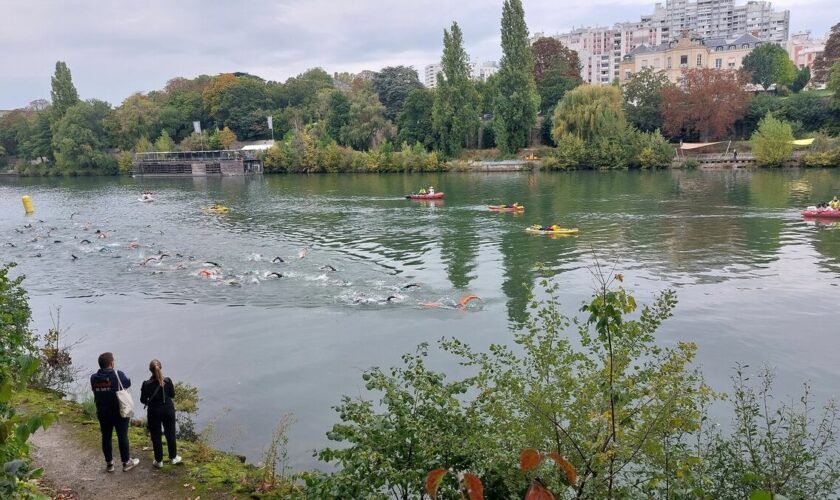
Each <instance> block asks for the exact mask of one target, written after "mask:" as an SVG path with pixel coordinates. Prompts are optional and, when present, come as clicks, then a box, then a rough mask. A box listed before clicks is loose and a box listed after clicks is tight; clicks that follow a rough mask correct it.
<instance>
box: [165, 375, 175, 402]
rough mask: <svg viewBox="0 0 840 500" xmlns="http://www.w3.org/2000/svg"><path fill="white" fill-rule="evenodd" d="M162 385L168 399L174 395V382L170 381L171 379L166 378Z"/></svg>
mask: <svg viewBox="0 0 840 500" xmlns="http://www.w3.org/2000/svg"><path fill="white" fill-rule="evenodd" d="M164 386H165V387H164V390H165V391H166V396H167V397H168V398H169V399H172V398H174V397H175V384H174V383H172V379H170V378H167V379H166V380H165V383H164Z"/></svg>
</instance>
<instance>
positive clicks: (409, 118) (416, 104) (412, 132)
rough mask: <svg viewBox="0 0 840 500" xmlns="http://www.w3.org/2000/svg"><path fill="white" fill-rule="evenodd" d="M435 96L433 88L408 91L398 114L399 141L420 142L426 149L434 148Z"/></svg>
mask: <svg viewBox="0 0 840 500" xmlns="http://www.w3.org/2000/svg"><path fill="white" fill-rule="evenodd" d="M434 103H435V97H434V94H433V93H432V91H431V90H427V89H426V88H417V89H414V90H412V91H411V92H409V93H408V95H407V96H406V98H405V103H404V104H403V109H402V112H400V114H399V115H397V129H398V130H399V132H398V134H397V141H398V142H399V143H401V144H402V143H404V142H405V143H408V144H415V143H418V142H419V143H420V144H422V145H423V148H424V149H427V150H429V149H432V147H433V146H434V143H435V135H434V128H433V126H432V108H433V107H434Z"/></svg>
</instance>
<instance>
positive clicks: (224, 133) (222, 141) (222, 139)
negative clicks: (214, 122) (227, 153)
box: [219, 127, 236, 149]
mask: <svg viewBox="0 0 840 500" xmlns="http://www.w3.org/2000/svg"><path fill="white" fill-rule="evenodd" d="M234 142H236V134H234V133H233V130H231V129H229V128H228V127H225V128H223V129H222V130H220V131H219V145H221V147H222V149H230V147H231V146H233V143H234Z"/></svg>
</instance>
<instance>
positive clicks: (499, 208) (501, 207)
mask: <svg viewBox="0 0 840 500" xmlns="http://www.w3.org/2000/svg"><path fill="white" fill-rule="evenodd" d="M487 209H488V210H490V211H491V212H524V211H525V207H524V206H522V205H517V206H515V207H506V206H504V205H489V206H488V207H487Z"/></svg>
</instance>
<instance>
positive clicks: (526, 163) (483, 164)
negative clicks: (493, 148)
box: [459, 160, 540, 172]
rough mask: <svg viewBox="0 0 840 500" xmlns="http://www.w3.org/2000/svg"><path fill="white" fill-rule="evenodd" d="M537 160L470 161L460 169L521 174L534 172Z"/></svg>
mask: <svg viewBox="0 0 840 500" xmlns="http://www.w3.org/2000/svg"><path fill="white" fill-rule="evenodd" d="M539 164H540V162H539V160H499V161H486V160H485V161H470V162H468V163H466V165H465V166H463V167H462V168H459V170H460V169H463V170H467V171H470V172H521V171H530V170H534V169H535V168H536V167H538V166H539Z"/></svg>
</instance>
